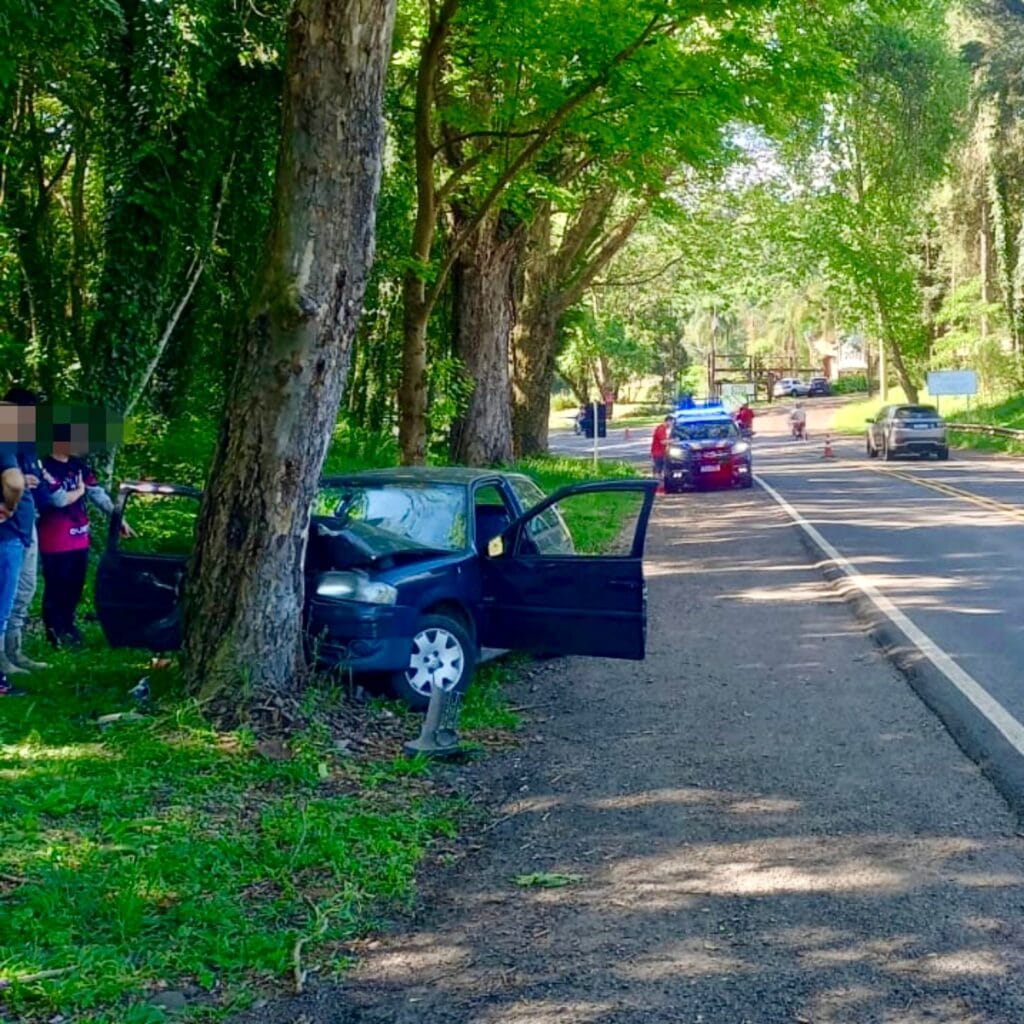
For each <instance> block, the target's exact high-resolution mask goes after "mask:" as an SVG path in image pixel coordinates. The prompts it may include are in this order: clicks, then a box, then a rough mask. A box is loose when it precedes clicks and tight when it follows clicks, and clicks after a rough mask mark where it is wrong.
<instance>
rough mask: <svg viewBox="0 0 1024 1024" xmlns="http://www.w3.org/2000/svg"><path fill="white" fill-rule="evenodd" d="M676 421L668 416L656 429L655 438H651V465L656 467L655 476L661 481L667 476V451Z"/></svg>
mask: <svg viewBox="0 0 1024 1024" xmlns="http://www.w3.org/2000/svg"><path fill="white" fill-rule="evenodd" d="M674 422H675V420H674V419H673V418H672V417H671V416H666V417H665V418H664V420H662V421H661V423H659V424H658V425H657V426H656V427H655V428H654V436H653V437H652V438H651V463H652V465H653V467H654V475H655V477H656V478H657V479H659V480H660V479H661V478H662V477H663V476H664V475H665V450H666V449H667V448H668V442H669V438H670V437H671V436H672V424H673V423H674Z"/></svg>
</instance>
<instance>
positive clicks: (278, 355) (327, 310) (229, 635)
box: [185, 0, 395, 714]
mask: <svg viewBox="0 0 1024 1024" xmlns="http://www.w3.org/2000/svg"><path fill="white" fill-rule="evenodd" d="M394 6H395V0H297V3H296V4H295V6H294V8H293V10H292V14H291V17H290V23H289V29H288V56H287V63H286V69H285V89H284V110H283V123H282V136H281V138H282V143H281V152H280V155H279V161H278V169H277V181H276V187H275V195H274V211H273V216H272V221H271V228H270V238H269V241H268V246H267V251H266V256H265V258H264V264H263V268H262V273H261V276H260V281H259V285H258V288H257V291H256V295H255V301H254V303H253V305H252V314H251V319H250V320H249V323H248V325H247V327H246V329H245V330H244V332H243V337H242V339H241V346H240V351H239V353H238V363H237V370H236V372H235V376H234V380H233V382H232V386H231V390H230V392H229V395H228V400H227V405H226V410H225V416H224V421H223V424H222V426H221V434H220V440H219V443H218V446H217V452H216V455H215V457H214V464H213V469H212V471H211V475H210V480H209V483H208V486H207V488H206V493H205V495H204V498H203V505H202V510H201V513H200V520H199V531H198V541H197V545H196V551H195V554H194V556H193V559H192V563H191V565H190V569H189V578H188V585H187V588H186V593H187V602H186V619H185V671H186V679H187V682H188V686H189V689H190V690H191V691H192V692H193V693H195V694H197V695H199V696H200V697H201V698H204V699H209V698H216V699H217V705H218V707H219V708H221V709H223V710H225V711H227V712H229V713H232V714H234V713H237V711H239V710H240V705H241V704H242V703H244V702H245V701H248V700H257V701H258V700H260V699H261V698H266V697H267V696H268V695H270V694H274V693H277V694H280V693H281V692H284V691H287V690H289V689H290V688H293V687H294V686H295V685H296V681H297V680H298V679H300V678H301V676H302V669H303V647H302V636H301V626H302V605H303V597H304V595H303V559H304V555H305V549H306V538H307V532H308V528H309V509H310V506H311V504H312V500H313V497H314V495H315V493H316V487H317V480H318V477H319V474H320V469H321V466H322V465H323V461H324V457H325V455H326V452H327V445H328V443H329V440H330V437H331V433H332V431H333V428H334V425H335V422H336V419H337V412H338V406H339V404H340V401H341V396H342V392H343V390H344V384H345V378H346V374H347V371H348V364H349V355H350V351H351V343H352V338H353V335H354V333H355V329H356V324H357V321H358V317H359V314H360V312H361V309H362V302H363V294H364V291H365V288H366V279H367V275H368V271H369V267H370V264H371V261H372V255H373V239H374V220H375V210H376V202H377V193H378V189H379V185H380V173H381V157H382V148H383V124H382V114H381V104H382V95H383V88H384V79H385V73H386V69H387V62H388V51H389V46H390V39H391V28H392V23H393V18H394Z"/></svg>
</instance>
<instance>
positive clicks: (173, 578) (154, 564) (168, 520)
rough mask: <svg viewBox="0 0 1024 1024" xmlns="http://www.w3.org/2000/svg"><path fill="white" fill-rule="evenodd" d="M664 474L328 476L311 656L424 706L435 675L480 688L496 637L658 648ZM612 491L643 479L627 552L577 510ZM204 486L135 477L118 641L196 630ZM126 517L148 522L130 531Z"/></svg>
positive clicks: (111, 586)
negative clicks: (191, 618)
mask: <svg viewBox="0 0 1024 1024" xmlns="http://www.w3.org/2000/svg"><path fill="white" fill-rule="evenodd" d="M654 487H655V484H654V483H653V482H652V481H645V480H635V481H630V480H625V481H609V482H602V483H590V484H580V485H577V486H574V487H569V488H565V489H563V490H561V491H558V492H557V493H556V494H553V495H551V496H550V497H545V496H544V493H543V492H542V491H541V490H540V489H539V488H538V487H537V485H536V484H535V483H534V482H533V481H532V480H530V479H529V478H528V477H525V476H521V475H519V474H515V473H498V472H494V471H489V470H471V469H459V468H424V469H394V470H373V471H367V472H361V473H354V474H351V475H349V476H337V477H330V478H326V479H324V480H322V481H321V485H320V489H319V493H318V496H317V499H316V502H315V504H314V508H313V515H312V520H311V524H310V531H309V542H308V545H307V550H306V559H305V574H306V606H305V627H306V637H307V647H308V650H309V654H310V658H311V659H312V660H314V661H315V662H317V663H318V664H319V665H320V666H323V667H327V668H337V669H343V670H349V669H350V670H352V672H354V673H359V674H360V676H361V677H363V678H365V679H366V680H367V681H369V682H371V683H382V684H383V686H384V688H386V689H387V690H389V691H390V692H391V693H392V694H393V695H394V696H396V697H398V698H399V699H401V700H404V701H405V702H406V703H408V704H409V705H411V706H412V707H416V708H422V707H425V705H426V703H427V701H428V699H429V695H430V692H431V687H432V684H435V683H436V685H439V686H441V687H443V688H445V689H450V690H463V689H465V687H466V686H467V685H468V684H469V681H470V679H471V677H472V675H473V670H474V668H475V666H476V664H477V660H478V657H479V652H480V650H481V648H484V647H487V648H499V649H506V650H518V651H528V652H533V653H538V654H558V655H562V654H564V655H569V654H572V655H596V656H600V657H609V658H629V659H638V660H639V659H642V658H643V657H644V645H645V633H646V598H645V593H646V590H645V584H644V578H643V567H642V558H643V549H644V540H645V537H646V531H647V523H648V519H649V518H650V511H651V505H652V502H653V495H654ZM605 492H607V493H613V492H620V493H621V492H633V494H634V495H635V498H636V505H637V510H636V516H635V519H634V520H633V522H632V528H631V531H630V532H629V536H628V537H627V538H624V539H623V541H622V543H621V545H620V547H619V548H618V549H617V550H616V551H615V552H614V553H609V552H595V553H588V552H586V551H581V550H578V545H577V542H576V540H574V538H573V535H572V532H571V531H570V529H569V527H568V526H567V524H566V516H565V515H563V512H564V511H565V510H567V509H569V508H571V503H573V502H574V501H578V500H580V497H581V496H583V495H590V494H594V493H599V494H600V493H605ZM200 498H201V493H200V492H199V491H197V490H195V489H193V488H189V487H179V486H174V485H166V484H157V483H148V482H147V483H124V484H122V485H121V488H120V495H119V498H118V501H117V505H116V509H115V511H114V515H113V516H112V517H111V524H110V531H109V535H108V538H107V547H106V551H105V553H104V555H103V558H102V560H101V563H100V567H99V571H98V573H97V579H96V609H97V613H98V616H99V620H100V623H101V625H102V627H103V630H104V632H105V634H106V637H107V640H108V642H109V643H110V644H111V645H112V646H114V647H138V648H145V649H149V650H152V651H157V652H161V651H169V650H173V649H176V648H177V647H179V646H180V644H181V616H180V598H181V588H182V581H183V579H184V570H185V564H186V561H187V558H188V555H189V553H190V550H191V546H192V537H193V533H194V527H195V521H196V516H197V513H198V506H199V500H200ZM125 518H128V519H129V520H130V521H131V523H132V525H133V527H134V528H135V530H136V532H137V534H138V536H137V537H134V538H129V539H125V538H122V537H121V536H120V526H121V522H122V520H123V519H125ZM569 518H571V516H570V517H569Z"/></svg>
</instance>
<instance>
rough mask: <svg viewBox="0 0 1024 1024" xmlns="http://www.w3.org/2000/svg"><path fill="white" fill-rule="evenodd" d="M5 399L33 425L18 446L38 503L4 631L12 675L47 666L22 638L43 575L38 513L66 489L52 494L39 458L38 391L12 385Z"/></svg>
mask: <svg viewBox="0 0 1024 1024" xmlns="http://www.w3.org/2000/svg"><path fill="white" fill-rule="evenodd" d="M3 400H4V402H5V403H7V404H13V405H16V406H18V407H19V408H20V410H21V415H22V417H23V419H24V422H23V423H22V426H23V427H24V426H26V425H30V426H31V430H30V431H29V433H30V434H31V438H30V439H29V440H23V441H22V442H21V443H20V444H19V446H18V465H19V466H20V468H21V472H22V474H23V475H24V477H25V484H26V487H27V491H28V493H27V494H26V496H25V501H28V500H29V497H31V499H32V504H34V505H35V510H34V511H35V513H36V515H35V516H33V521H32V536H31V540H30V543H29V546H28V550H27V551H26V552H25V560H24V562H23V563H22V566H21V576H20V577H19V578H18V586H17V590H16V592H15V595H14V607H13V608H12V609H11V614H10V617H9V618H8V620H7V631H6V633H4V634H2V639H3V643H2V644H0V672H4V673H6V674H7V675H8V676H9V675H12V674H24V673H25V672H30V671H34V670H36V669H43V668H47V667H48V666H47V665H46V663H45V662H42V661H33V660H32V659H31V658H30V657H28V655H27V654H25V653H24V652H23V650H22V638H23V635H24V630H25V625H26V623H27V622H28V612H29V608H31V606H32V598H33V597H35V593H36V582H37V579H38V575H39V572H38V570H39V532H38V530H37V529H36V519H37V518H38V513H39V512H40V511H41V510H42V509H44V508H48V507H49V506H50V505H53V504H54V503H59V502H61V501H63V499H64V495H65V493H66V492H64V491H60V492H56V493H53V494H51V492H50V488H49V486H48V485H47V483H46V481H45V474H44V473H43V467H42V465H41V463H40V461H39V456H38V455H37V453H36V447H35V440H34V437H35V421H34V417H35V409H36V406H37V405H38V404H39V396H38V395H37V394H35V392H32V391H29V390H27V389H25V388H11V389H10V390H9V391H8V392H7V394H5V395H4V399H3Z"/></svg>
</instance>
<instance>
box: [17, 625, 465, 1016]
mask: <svg viewBox="0 0 1024 1024" xmlns="http://www.w3.org/2000/svg"><path fill="white" fill-rule="evenodd" d="M88 632H89V641H90V642H89V646H88V648H87V649H86V650H85V651H84V652H82V653H81V654H79V655H76V656H74V657H71V656H68V655H57V656H55V657H54V656H51V657H53V660H54V666H53V667H52V668H51V669H50V670H49V671H47V672H44V673H36V674H33V676H32V677H31V680H30V683H29V685H30V686H31V693H32V695H31V696H30V697H25V698H21V699H17V700H7V701H4V702H3V703H2V705H0V778H2V779H3V785H4V798H5V799H4V814H3V816H2V817H0V874H2V876H3V877H2V881H0V980H11V979H16V978H17V977H18V976H20V975H26V974H34V973H36V972H41V971H49V970H62V969H63V970H66V973H64V974H62V975H60V976H58V977H55V978H53V979H50V980H45V981H41V982H35V983H27V984H19V983H15V984H13V985H11V987H10V988H8V989H7V990H6V991H4V992H3V993H2V996H0V1002H2V1006H3V1009H4V1011H5V1012H6V1013H7V1014H8V1015H12V1014H13V1015H14V1017H15V1019H17V1020H22V1021H33V1022H34V1021H37V1020H38V1021H42V1020H47V1019H49V1018H50V1017H52V1016H53V1015H54V1014H55V1013H58V1012H60V1013H63V1014H65V1015H70V1016H71V1019H75V1015H77V1016H78V1019H88V1020H90V1021H93V1022H96V1024H100V1022H103V1024H106V1022H110V1024H113V1022H115V1021H117V1022H128V1021H130V1022H136V1024H141V1022H149V1021H156V1020H160V1019H162V1018H161V1017H160V1013H159V1011H157V1010H156V1009H154V1008H153V1007H150V1006H149V1005H148V1004H147V1001H146V1000H147V995H148V994H149V993H150V992H151V991H152V990H153V989H154V987H156V986H158V985H159V984H161V983H165V984H169V985H171V987H180V986H183V985H191V986H195V987H196V988H197V989H198V990H200V991H205V992H207V993H208V1001H209V1002H208V1005H207V1006H206V1007H205V1008H204V1009H202V1011H201V1012H199V1014H198V1017H200V1018H210V1017H213V1016H215V1015H216V1012H217V1011H220V1010H223V1009H224V1008H225V1007H227V1006H230V1005H231V1004H232V1003H233V1002H235V1001H236V1000H238V999H240V998H244V996H245V994H246V993H247V992H251V991H253V990H254V988H256V987H259V986H260V985H262V984H265V983H270V982H274V983H279V982H280V981H281V980H283V979H284V978H285V976H286V975H287V974H288V972H289V971H290V969H291V956H292V950H293V948H294V945H295V942H296V940H297V939H298V938H299V936H302V935H308V936H310V942H309V944H308V945H307V946H306V949H305V952H304V957H303V958H304V962H305V964H306V965H307V966H313V967H315V968H317V969H318V970H321V971H325V972H331V971H335V970H338V969H339V968H341V967H343V966H344V957H343V956H342V954H341V951H340V945H341V944H342V943H344V942H346V941H348V940H351V939H352V938H354V937H356V936H358V935H360V934H362V933H364V932H365V931H366V930H367V929H370V928H372V927H373V926H374V924H375V922H376V921H377V920H378V919H379V915H380V913H381V912H382V910H384V909H386V908H389V907H394V906H396V905H402V904H406V903H408V901H409V900H410V899H411V898H412V897H413V894H414V877H415V869H416V866H417V864H418V862H419V861H420V859H421V858H422V857H423V855H424V852H425V851H426V850H427V848H428V846H429V844H430V843H431V841H432V840H434V839H435V838H437V837H441V836H450V835H453V834H454V832H455V830H456V827H457V823H458V821H459V820H460V817H461V815H462V814H464V813H465V808H464V807H463V806H462V805H461V804H460V803H459V802H458V801H456V800H453V799H451V798H446V797H441V796H438V795H437V794H436V793H435V792H434V791H433V790H432V789H430V788H428V787H427V786H425V784H424V778H425V776H426V774H427V772H428V766H426V765H424V764H420V763H416V762H412V763H410V762H407V761H405V760H404V759H399V758H397V757H396V758H395V759H394V760H391V761H387V760H385V761H382V762H363V763H361V762H359V761H357V760H355V759H353V758H351V757H346V756H343V755H342V754H341V753H340V752H339V751H338V750H337V749H336V748H335V747H334V744H333V739H332V737H330V736H329V735H327V734H326V732H324V731H323V730H316V729H314V730H310V731H308V732H305V733H302V734H299V735H297V736H295V737H293V739H292V740H291V742H290V749H291V752H292V756H291V757H289V758H288V759H286V760H275V759H271V758H268V757H266V756H264V755H263V754H262V753H261V752H260V749H259V747H258V745H257V744H256V742H255V741H254V739H253V737H252V736H250V735H248V734H247V733H246V732H245V731H237V732H232V733H223V732H216V731H215V730H214V729H212V728H211V727H210V726H209V725H208V724H206V723H205V722H204V721H203V719H202V718H201V716H200V715H199V714H198V712H197V710H196V709H195V708H194V707H193V706H192V705H191V704H190V703H189V702H187V701H183V700H181V699H180V697H178V696H177V693H178V690H179V688H178V681H177V678H176V676H175V674H174V673H173V671H164V672H156V673H153V674H152V675H151V680H152V684H153V686H154V688H155V689H156V690H157V691H158V694H157V696H158V699H159V711H158V713H156V714H154V715H152V716H150V717H148V718H147V719H146V720H145V721H143V722H133V723H125V724H118V725H114V726H111V727H109V728H108V729H107V730H106V731H103V730H101V729H100V728H99V727H98V726H97V724H96V723H95V721H94V716H96V715H97V714H101V713H103V714H106V713H110V712H118V711H127V710H130V709H131V706H132V705H131V700H130V698H129V697H128V696H127V691H128V689H129V688H130V687H131V686H132V685H134V683H135V682H136V681H137V680H138V678H139V677H140V676H141V675H142V674H144V673H145V672H146V671H147V670H146V667H145V664H144V663H143V662H142V661H140V660H139V659H138V656H134V657H133V656H128V655H122V654H118V653H113V652H109V651H105V650H103V648H102V642H101V640H100V638H99V637H98V636H97V635H96V631H95V629H90V630H89V631H88ZM161 698H162V699H161ZM324 699H331V695H330V694H329V693H328V694H327V695H326V697H325V698H324ZM368 713H370V714H374V713H377V712H374V711H370V712H368ZM410 734H411V730H410Z"/></svg>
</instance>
